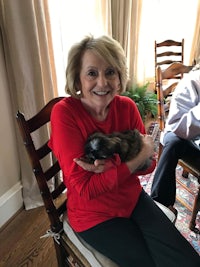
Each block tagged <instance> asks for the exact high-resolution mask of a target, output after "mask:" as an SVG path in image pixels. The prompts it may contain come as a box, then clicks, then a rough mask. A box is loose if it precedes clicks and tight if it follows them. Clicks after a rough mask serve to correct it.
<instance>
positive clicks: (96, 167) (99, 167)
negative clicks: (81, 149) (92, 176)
mask: <svg viewBox="0 0 200 267" xmlns="http://www.w3.org/2000/svg"><path fill="white" fill-rule="evenodd" d="M74 161H75V162H76V163H77V164H78V165H79V166H80V167H81V168H83V169H84V170H85V171H89V172H95V173H101V172H104V171H105V160H95V162H94V164H91V163H88V162H86V161H84V159H78V158H76V159H74Z"/></svg>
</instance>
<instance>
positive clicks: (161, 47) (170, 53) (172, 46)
mask: <svg viewBox="0 0 200 267" xmlns="http://www.w3.org/2000/svg"><path fill="white" fill-rule="evenodd" d="M154 52H155V82H156V68H157V66H160V67H161V69H162V70H163V69H166V68H167V67H168V66H169V65H170V64H172V63H174V62H175V63H182V64H183V62H184V39H182V40H181V41H174V40H165V41H163V42H157V41H155V43H154ZM182 77H183V75H182V73H179V74H177V75H176V77H173V78H167V80H168V83H167V84H168V85H166V87H167V86H169V89H168V90H170V83H173V88H174V86H175V83H174V82H175V80H176V81H177V80H179V79H181V78H182ZM171 79H173V80H172V81H170V80H171ZM174 79H175V80H174ZM155 92H156V87H155Z"/></svg>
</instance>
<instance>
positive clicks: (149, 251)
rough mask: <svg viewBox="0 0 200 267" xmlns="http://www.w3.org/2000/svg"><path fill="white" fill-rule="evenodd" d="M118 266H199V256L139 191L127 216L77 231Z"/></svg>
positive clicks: (148, 198)
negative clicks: (128, 216)
mask: <svg viewBox="0 0 200 267" xmlns="http://www.w3.org/2000/svg"><path fill="white" fill-rule="evenodd" d="M79 235H80V237H81V238H83V239H84V240H85V241H86V242H87V243H88V244H90V245H91V246H93V247H94V248H95V249H96V250H98V251H99V252H101V253H102V254H104V255H105V256H107V257H109V258H110V259H111V260H113V261H114V262H116V263H117V264H118V265H119V266H120V267H147V266H148V267H156V266H157V267H177V266H181V267H188V266H190V267H199V266H200V257H199V255H198V254H197V252H196V251H195V250H194V249H193V247H192V246H191V245H190V244H189V242H188V241H186V239H185V238H184V237H183V236H182V235H181V234H180V232H179V231H178V230H177V229H176V228H175V226H174V225H173V224H172V223H171V221H170V220H169V219H168V218H167V217H166V216H165V214H164V213H163V212H162V211H161V210H160V209H159V208H158V207H157V205H156V204H155V203H154V201H153V200H152V199H151V197H150V196H149V195H148V194H146V193H145V192H144V191H142V193H141V196H140V198H139V200H138V203H137V206H136V208H135V209H134V211H133V213H132V214H131V216H130V218H114V219H111V220H108V221H106V222H104V223H101V224H99V225H97V226H95V227H93V228H91V229H89V230H87V231H84V232H81V233H79Z"/></svg>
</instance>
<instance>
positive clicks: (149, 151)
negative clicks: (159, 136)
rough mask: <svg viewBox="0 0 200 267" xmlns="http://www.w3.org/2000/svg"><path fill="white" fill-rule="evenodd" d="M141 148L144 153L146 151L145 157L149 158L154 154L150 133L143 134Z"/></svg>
mask: <svg viewBox="0 0 200 267" xmlns="http://www.w3.org/2000/svg"><path fill="white" fill-rule="evenodd" d="M142 138H143V148H142V150H143V151H144V153H146V158H151V157H153V156H154V147H155V145H154V141H153V138H152V136H150V135H147V134H146V135H143V136H142Z"/></svg>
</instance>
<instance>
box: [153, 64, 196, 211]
mask: <svg viewBox="0 0 200 267" xmlns="http://www.w3.org/2000/svg"><path fill="white" fill-rule="evenodd" d="M199 142H200V67H199V65H196V66H195V67H194V68H193V70H191V71H190V72H189V73H188V74H186V75H185V76H184V77H183V79H182V80H180V82H179V83H178V85H177V87H176V89H175V91H174V93H173V97H172V100H171V104H170V110H169V115H168V119H167V121H166V126H165V130H164V136H163V140H162V144H163V150H162V153H161V156H160V159H159V161H158V165H157V169H156V172H155V176H154V180H153V184H152V188H151V197H152V198H153V199H154V200H156V201H158V202H160V203H162V204H164V205H165V206H167V207H169V208H170V209H171V210H172V211H174V213H177V211H176V209H175V208H174V207H173V206H174V203H175V199H176V176H175V174H176V166H177V163H178V160H179V159H187V160H190V159H192V161H193V162H194V164H195V166H196V167H197V168H199V166H200V147H199Z"/></svg>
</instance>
